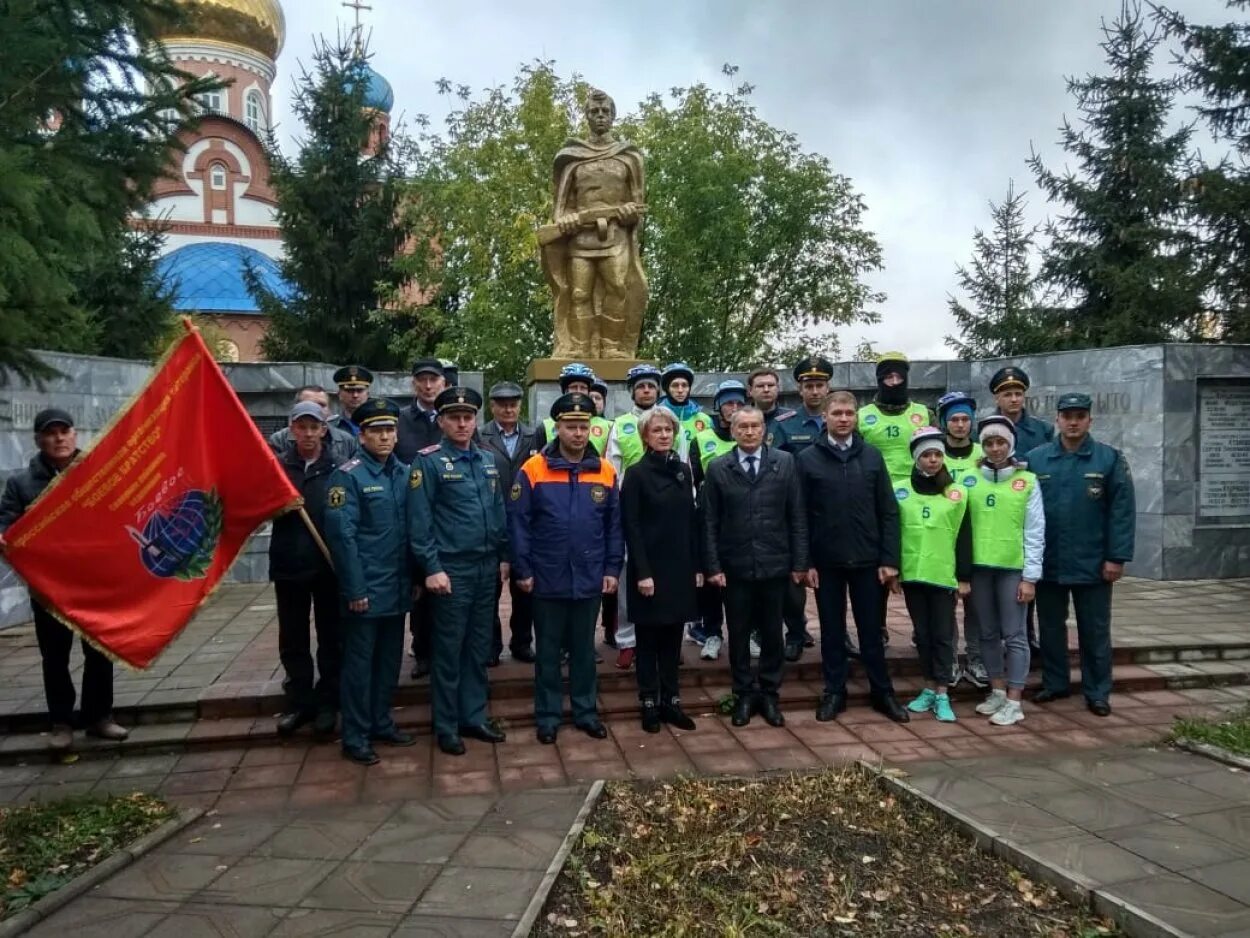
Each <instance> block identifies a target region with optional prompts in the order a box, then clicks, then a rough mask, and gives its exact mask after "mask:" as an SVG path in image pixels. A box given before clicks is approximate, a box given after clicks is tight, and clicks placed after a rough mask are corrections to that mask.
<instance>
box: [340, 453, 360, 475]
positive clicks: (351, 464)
mask: <svg viewBox="0 0 1250 938" xmlns="http://www.w3.org/2000/svg"><path fill="white" fill-rule="evenodd" d="M359 465H360V458H359V457H358V456H353V457H352V458H351V459H349V460H347V462H345V463H343V465H341V466H339V469H340V470H341V471H343V472H351V471H352V470H353V469H355V468H356V467H357V466H359Z"/></svg>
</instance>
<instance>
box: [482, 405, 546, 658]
mask: <svg viewBox="0 0 1250 938" xmlns="http://www.w3.org/2000/svg"><path fill="white" fill-rule="evenodd" d="M517 430H518V431H519V435H518V437H517V440H516V446H515V448H514V449H513V451H512V453H511V454H509V452H508V446H507V444H506V443H505V442H504V438H503V433H502V431H501V430H500V428H499V424H498V422H496V421H494V420H491V421H489V422H488V423H487V424H486V425H485V426H483V427H482V429H481V434H480V435H481V444H480V445H481V447H482V449H484V450H487V451H489V452H490V453H492V454H493V455H494V457H495V466H496V467H497V468H498V469H499V490H500V491H501V492H503V493H504V505H505V506H507V507H509V508H510V507H511V505H512V499H511V498H508V495H507V493H509V492H511V491H512V483H513V480H514V479H515V478H516V474H517V470H519V469H520V468H521V465H522V464H523V463H524V462H525V460H527V459H529V458H530V457H531V456H533V455H534V454H535V453H536V452H538V442H537V439H536V437H535V430H534V428H533V427H531V426H529V425H527V424H524V423H518V424H517ZM508 594H509V595H510V596H511V597H512V617H511V619H510V620H509V622H508V628H509V630H510V631H511V633H512V638H511V640H510V641H509V643H508V645H509V648H510V649H511V650H512V652H513V656H514V657H515V655H516V651H517V650H518V649H521V650H522V651H523V652H524V651H527V650H529V649H531V648H532V646H533V644H534V612H533V602H532V600H531V598H530V594H529V593H526V592H522V591H521V590H520V589H519V588H518V587H517V585H516V577H515V576H512V577H510V578H509V580H508ZM502 595H503V583H502V582H500V583H498V584H497V585H496V586H495V632H494V637H493V638H492V640H491V661H492V662H493V661H497V660H498V659H499V655H500V653H501V652H502V651H503V623H502V622H500V620H499V599H500V597H501V596H502Z"/></svg>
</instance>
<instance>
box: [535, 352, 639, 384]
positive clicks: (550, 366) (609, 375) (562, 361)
mask: <svg viewBox="0 0 1250 938" xmlns="http://www.w3.org/2000/svg"><path fill="white" fill-rule="evenodd" d="M643 360H644V359H640V358H588V359H575V358H536V359H534V360H533V361H532V362H530V365H529V367H528V368H526V369H525V383H526V384H533V383H534V382H536V381H555V380H557V379H558V378H559V377H560V369H562V368H563V367H564V366H565V365H571V364H573V362H575V361H576V362H578V363H579V364H582V365H586V366H587V367H588V368H590V370H591V371H593V372H594V373H595V374H596V375H597V376H598V377H600V378H602V379H603V380H604V381H609V382H611V381H624V380H625V374H626V372H628V371H629V369H631V368H633V367H634V366H635V365H637V364H638V363H639V362H641V361H643Z"/></svg>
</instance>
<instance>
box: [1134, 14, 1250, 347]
mask: <svg viewBox="0 0 1250 938" xmlns="http://www.w3.org/2000/svg"><path fill="white" fill-rule="evenodd" d="M1227 6H1228V8H1229V9H1230V10H1241V11H1245V10H1250V0H1228V3H1227ZM1156 15H1157V17H1158V19H1159V21H1160V22H1161V23H1162V24H1163V25H1164V27H1165V28H1166V29H1167V30H1168V32H1169V33H1170V34H1171V35H1174V36H1176V37H1178V38H1179V39H1180V41H1181V47H1182V50H1183V54H1182V56H1181V58H1180V63H1181V65H1182V67H1183V68H1184V71H1185V77H1184V82H1185V86H1186V87H1187V88H1188V89H1190V90H1192V91H1198V92H1200V93H1201V94H1202V96H1203V102H1202V103H1201V104H1199V105H1198V107H1197V111H1198V113H1199V114H1200V115H1201V116H1202V118H1203V119H1204V120H1205V121H1206V123H1207V126H1208V127H1209V128H1210V131H1211V134H1212V136H1213V137H1215V139H1216V140H1217V141H1220V142H1226V143H1228V144H1229V145H1230V146H1231V148H1232V152H1231V153H1230V154H1229V155H1228V156H1226V157H1224V158H1223V159H1221V160H1220V161H1219V162H1218V163H1216V164H1214V165H1199V166H1197V167H1195V171H1194V175H1193V176H1192V177H1191V179H1190V182H1189V185H1188V186H1187V191H1188V192H1189V193H1190V196H1191V199H1192V205H1193V209H1194V213H1195V216H1196V218H1197V221H1198V224H1199V225H1200V231H1201V234H1202V260H1203V263H1204V265H1205V267H1206V270H1207V275H1208V278H1209V279H1208V282H1209V283H1210V285H1211V299H1212V304H1211V305H1212V307H1213V308H1212V313H1213V317H1212V320H1211V322H1210V323H1209V326H1210V328H1209V331H1208V333H1207V334H1206V335H1205V336H1204V337H1207V338H1214V339H1222V340H1225V341H1229V342H1250V23H1247V22H1245V21H1242V22H1236V21H1233V22H1229V23H1225V24H1223V25H1194V24H1190V23H1188V22H1187V21H1186V20H1185V19H1184V18H1183V17H1182V16H1180V15H1179V14H1177V13H1175V12H1173V11H1171V10H1166V9H1160V10H1158V11H1156Z"/></svg>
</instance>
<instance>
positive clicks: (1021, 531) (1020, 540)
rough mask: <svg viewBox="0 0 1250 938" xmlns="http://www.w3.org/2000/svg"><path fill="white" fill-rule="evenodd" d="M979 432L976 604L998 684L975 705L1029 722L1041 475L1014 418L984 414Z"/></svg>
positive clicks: (1041, 545) (973, 509)
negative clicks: (1021, 456) (1019, 450)
mask: <svg viewBox="0 0 1250 938" xmlns="http://www.w3.org/2000/svg"><path fill="white" fill-rule="evenodd" d="M977 433H978V435H979V436H980V438H981V448H982V449H983V450H984V451H985V457H984V458H983V459H982V460H981V465H980V469H979V478H978V480H977V484H976V485H974V486H972V487H971V488H969V489H967V492H968V513H969V514H970V515H971V516H972V564H973V566H972V601H973V603H975V604H976V608H977V622H978V624H979V625H980V627H981V660H982V661H983V662H984V663H985V667H986V670H987V671H988V672H989V676H990V685H991V686H992V687H993V690H991V691H990V694H989V696H988V697H986V698H985V700H984V701H983V702H982V703H979V704H977V713H980V714H983V715H985V716H988V717H989V718H990V722H991V723H993V724H994V725H996V726H1011V724H1013V723H1019V722H1020V721H1021V720H1023V719H1024V711H1023V709H1022V705H1021V699H1022V696H1023V694H1024V682H1025V680H1026V679H1027V678H1028V676H1029V640H1028V634H1027V630H1026V628H1025V612H1026V610H1027V609H1028V608H1029V603H1030V602H1032V601H1033V584H1034V583H1036V582H1037V581H1038V580H1039V579H1041V576H1042V554H1043V551H1044V550H1045V547H1046V512H1045V509H1044V507H1043V505H1042V489H1041V486H1039V485H1038V484H1037V477H1036V476H1035V475H1034V474H1033V473H1031V472H1029V471H1028V469H1026V468H1025V467H1024V464H1023V463H1018V462H1016V460H1015V451H1016V427H1015V424H1013V423H1012V422H1011V419H1010V418H1009V417H1002V416H998V415H995V416H992V417H986V418H985V419H984V420H982V421H981V423H980V424H979V425H978V427H977ZM1004 652H1005V653H1004Z"/></svg>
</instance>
